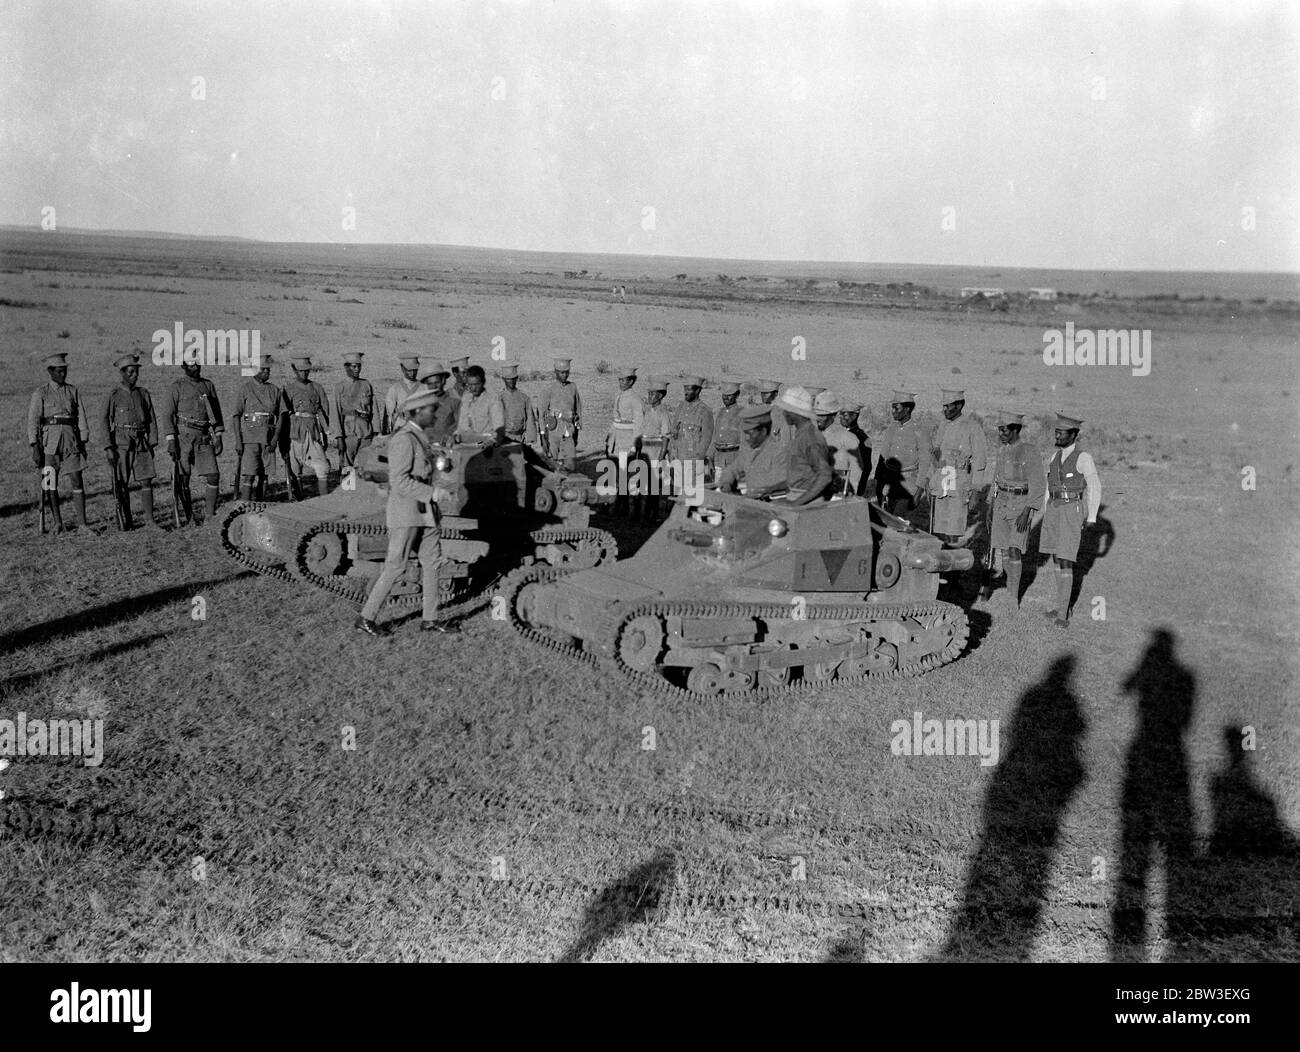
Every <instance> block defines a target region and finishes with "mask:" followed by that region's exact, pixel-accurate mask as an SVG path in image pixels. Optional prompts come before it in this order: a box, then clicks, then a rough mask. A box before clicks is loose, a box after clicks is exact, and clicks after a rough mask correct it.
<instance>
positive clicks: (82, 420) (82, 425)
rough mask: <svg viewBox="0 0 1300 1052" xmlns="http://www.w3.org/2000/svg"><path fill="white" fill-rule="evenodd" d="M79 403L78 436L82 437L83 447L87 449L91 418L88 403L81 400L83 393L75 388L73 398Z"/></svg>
mask: <svg viewBox="0 0 1300 1052" xmlns="http://www.w3.org/2000/svg"><path fill="white" fill-rule="evenodd" d="M72 397H73V398H74V399H75V400H76V403H77V434H78V435H79V436H80V437H81V447H82V449H85V447H86V445H87V444H88V443H89V442H90V417H89V416H88V415H87V413H86V403H85V402H83V401H82V400H81V392H80V391H78V390H77V389H76V388H75V387H74V388H73V396H72Z"/></svg>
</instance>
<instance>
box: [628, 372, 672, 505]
mask: <svg viewBox="0 0 1300 1052" xmlns="http://www.w3.org/2000/svg"><path fill="white" fill-rule="evenodd" d="M667 393H668V384H667V382H666V381H664V380H659V379H656V378H655V377H653V376H652V377H649V378H648V379H647V380H646V406H645V410H644V412H643V413H642V414H641V459H642V460H644V461H646V462H647V463H648V464H649V465H650V475H649V480H648V485H649V486H650V487H651V490H650V492H649V493H647V494H645V496H644V502H645V519H646V522H648V523H652V524H653V523H656V522H658V521H659V519H660V516H661V513H662V511H663V500H662V498H661V497H660V494H661V493H663V486H664V477H665V475H668V474H670V472H669V469H668V466H667V465H668V432H669V430H670V429H671V427H672V419H673V418H672V414H670V413H669V412H668V408H667V406H665V405H664V404H663V401H664V395H666V394H667ZM669 484H671V482H670V483H669ZM637 499H638V500H642V499H643V498H641V497H638V498H637ZM635 512H636V508H635V506H634V507H633V513H634V514H635Z"/></svg>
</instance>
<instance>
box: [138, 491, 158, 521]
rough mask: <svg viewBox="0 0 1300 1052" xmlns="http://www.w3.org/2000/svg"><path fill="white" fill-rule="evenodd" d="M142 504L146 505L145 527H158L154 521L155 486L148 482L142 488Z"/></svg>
mask: <svg viewBox="0 0 1300 1052" xmlns="http://www.w3.org/2000/svg"><path fill="white" fill-rule="evenodd" d="M140 503H141V504H142V505H144V524H145V527H146V528H148V527H151V526H154V525H156V524H155V523H154V521H153V486H151V485H150V484H149V483H148V482H146V483H144V484H143V485H142V486H141V487H140Z"/></svg>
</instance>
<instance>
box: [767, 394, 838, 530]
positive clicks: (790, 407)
mask: <svg viewBox="0 0 1300 1052" xmlns="http://www.w3.org/2000/svg"><path fill="white" fill-rule="evenodd" d="M776 408H778V409H780V410H782V411H783V412H784V413H785V420H786V426H787V427H788V428H789V429H790V430H789V434H790V438H789V440H788V441H787V442H786V443H785V450H786V484H787V486H788V487H789V490H790V503H792V504H794V505H796V506H800V505H804V504H811V503H812V502H813V501H815V500H823V499H825V498H827V497H829V496H830V495H831V490H832V486H833V484H834V481H835V469H834V466H833V462H832V460H831V451H830V449H829V447H827V445H826V439H824V438H822V433H821V432H820V431H818V430H817V414H816V413H815V412H814V410H813V400H812V398H810V397H809V395H808V392H807V390H805V389H804V388H802V387H787V388H786V389H785V393H784V394H783V395H781V397H780V398H778V399H777V400H776Z"/></svg>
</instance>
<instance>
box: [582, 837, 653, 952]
mask: <svg viewBox="0 0 1300 1052" xmlns="http://www.w3.org/2000/svg"><path fill="white" fill-rule="evenodd" d="M676 875H677V855H676V853H675V852H673V851H671V850H669V849H667V848H662V849H660V850H659V851H657V852H655V854H654V856H653V857H651V858H650V859H648V860H647V861H645V862H643V863H641V865H639V866H637V867H636V868H635V869H633V870H632V871H631V872H629V873H626V874H624V875H623V876H622V877H620V878H619V879H618V880H615V881H613V882H612V883H611V884H609V885H607V886H606V887H605V888H604V890H603V891H601V892H600V894H599V895H597V896H596V897H595V898H594V899H592V900H591V902H590V903H588V904H587V909H586V912H585V913H584V914H583V918H582V929H581V930H580V931H579V933H578V937H577V939H576V940H575V941H574V942H573V944H572V945H571V946H570V947H569V948H568V949H567V950H565V952H564V955H563V956H562V957H560V958H559V960H560V962H561V963H566V964H573V963H576V962H579V961H585V960H587V959H588V958H589V957H590V956H591V955H592V954H593V953H594V952H595V951H596V948H597V947H598V946H599V945H600V944H601V943H602V942H604V941H605V940H606V939H611V938H613V937H614V936H615V935H617V934H618V933H619V932H620V931H621V930H622V929H623V928H625V927H627V926H628V925H629V924H636V923H638V922H639V921H643V920H645V919H646V918H647V916H648V915H649V914H650V913H651V911H653V910H657V909H658V908H659V907H660V906H661V905H662V904H663V901H664V900H665V899H666V898H667V897H668V895H669V894H670V893H671V891H672V886H673V881H674V879H675V877H676Z"/></svg>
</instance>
